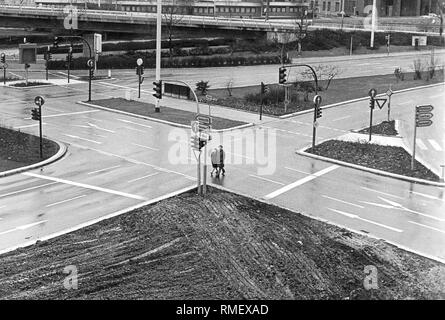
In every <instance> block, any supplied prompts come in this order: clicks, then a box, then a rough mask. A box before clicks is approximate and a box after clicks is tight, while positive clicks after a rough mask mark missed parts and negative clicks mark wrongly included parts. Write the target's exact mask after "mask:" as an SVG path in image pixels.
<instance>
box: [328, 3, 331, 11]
mask: <svg viewBox="0 0 445 320" xmlns="http://www.w3.org/2000/svg"><path fill="white" fill-rule="evenodd" d="M328 11H331V3H330V2H328Z"/></svg>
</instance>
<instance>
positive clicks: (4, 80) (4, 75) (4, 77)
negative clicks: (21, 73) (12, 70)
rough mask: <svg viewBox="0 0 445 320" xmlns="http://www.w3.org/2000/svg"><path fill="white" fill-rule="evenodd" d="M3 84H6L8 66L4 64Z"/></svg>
mask: <svg viewBox="0 0 445 320" xmlns="http://www.w3.org/2000/svg"><path fill="white" fill-rule="evenodd" d="M3 84H4V85H6V66H3Z"/></svg>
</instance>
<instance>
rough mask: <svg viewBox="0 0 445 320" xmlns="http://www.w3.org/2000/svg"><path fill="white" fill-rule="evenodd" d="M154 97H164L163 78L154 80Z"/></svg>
mask: <svg viewBox="0 0 445 320" xmlns="http://www.w3.org/2000/svg"><path fill="white" fill-rule="evenodd" d="M153 85H154V87H153V91H154V93H153V97H155V98H156V99H162V80H159V81H154V82H153Z"/></svg>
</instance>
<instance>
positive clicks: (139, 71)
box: [138, 67, 162, 98]
mask: <svg viewBox="0 0 445 320" xmlns="http://www.w3.org/2000/svg"><path fill="white" fill-rule="evenodd" d="M138 75H139V93H138V98H141V67H138ZM161 90H162V88H161Z"/></svg>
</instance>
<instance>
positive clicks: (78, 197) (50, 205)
mask: <svg viewBox="0 0 445 320" xmlns="http://www.w3.org/2000/svg"><path fill="white" fill-rule="evenodd" d="M86 196H87V195H86V194H83V195H81V196H77V197H74V198H71V199H66V200H62V201H58V202H54V203H51V204H47V205H46V206H45V207H47V208H49V207H53V206H56V205H58V204H62V203H65V202H69V201H73V200H76V199H80V198H83V197H86Z"/></svg>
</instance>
